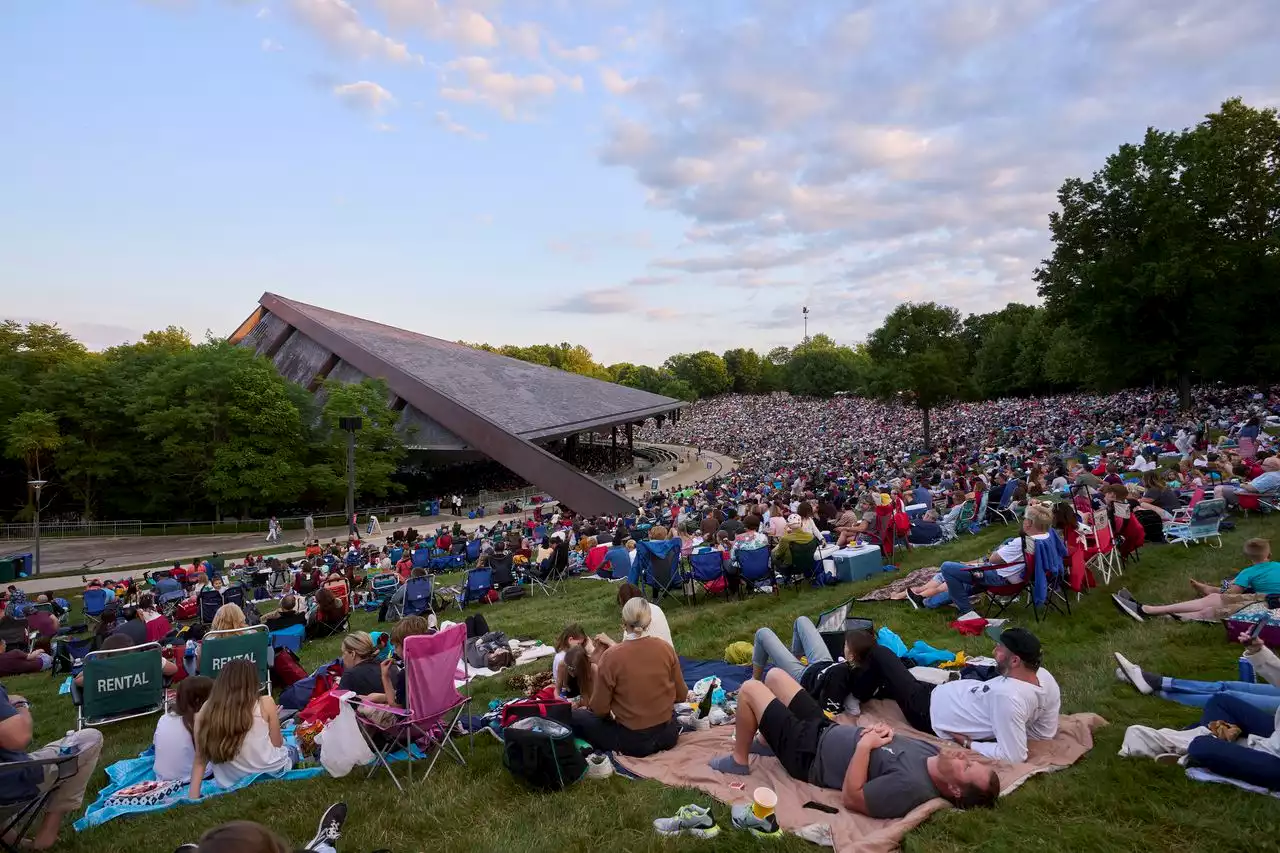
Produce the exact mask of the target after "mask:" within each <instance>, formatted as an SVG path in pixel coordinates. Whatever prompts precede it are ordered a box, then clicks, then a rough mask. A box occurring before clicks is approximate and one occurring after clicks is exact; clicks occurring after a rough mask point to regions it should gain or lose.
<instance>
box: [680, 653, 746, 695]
mask: <svg viewBox="0 0 1280 853" xmlns="http://www.w3.org/2000/svg"><path fill="white" fill-rule="evenodd" d="M680 672H682V673H683V674H684V680H685V682H686V683H688V684H697V683H698V682H699V681H701V680H702V679H704V678H706V677H707V676H709V675H714V676H716V677H717V678H719V679H720V686H721V687H723V688H724V689H725V690H726V691H729V692H732V691H734V690H740V689H741V688H742V682H744V681H746V680H747V679H749V678H750V677H751V667H750V666H749V665H746V664H736V663H725V662H724V661H722V660H694V659H693V658H687V657H684V656H683V655H681V656H680Z"/></svg>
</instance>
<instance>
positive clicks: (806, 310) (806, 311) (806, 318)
mask: <svg viewBox="0 0 1280 853" xmlns="http://www.w3.org/2000/svg"><path fill="white" fill-rule="evenodd" d="M800 313H801V314H802V315H804V342H805V343H806V344H807V343H809V306H808V305H804V306H802V307H801V309H800Z"/></svg>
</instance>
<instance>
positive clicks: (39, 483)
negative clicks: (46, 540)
mask: <svg viewBox="0 0 1280 853" xmlns="http://www.w3.org/2000/svg"><path fill="white" fill-rule="evenodd" d="M47 482H49V481H48V480H28V481H27V485H28V486H30V487H31V488H33V489H35V492H36V553H35V564H34V565H33V566H32V569H31V574H33V575H38V574H40V490H41V489H43V488H44V486H45V483H47Z"/></svg>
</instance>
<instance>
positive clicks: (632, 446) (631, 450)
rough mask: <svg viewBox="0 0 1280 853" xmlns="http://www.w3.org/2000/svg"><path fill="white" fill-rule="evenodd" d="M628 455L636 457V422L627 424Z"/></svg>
mask: <svg viewBox="0 0 1280 853" xmlns="http://www.w3.org/2000/svg"><path fill="white" fill-rule="evenodd" d="M627 455H628V456H630V457H631V458H632V459H634V458H635V457H636V437H635V424H632V423H628V424H627Z"/></svg>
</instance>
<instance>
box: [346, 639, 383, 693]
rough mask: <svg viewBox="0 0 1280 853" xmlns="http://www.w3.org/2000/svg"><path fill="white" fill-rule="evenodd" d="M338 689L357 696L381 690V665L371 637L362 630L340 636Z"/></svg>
mask: <svg viewBox="0 0 1280 853" xmlns="http://www.w3.org/2000/svg"><path fill="white" fill-rule="evenodd" d="M338 688H339V689H340V690H350V691H351V692H352V693H355V694H356V695H357V696H369V695H372V694H375V693H381V692H382V667H381V666H380V664H379V661H378V649H377V647H376V646H375V645H374V643H373V638H372V637H370V636H369V635H368V634H367V633H365V632H364V631H354V632H352V633H350V634H347V636H345V637H343V638H342V678H341V680H339V681H338Z"/></svg>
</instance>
